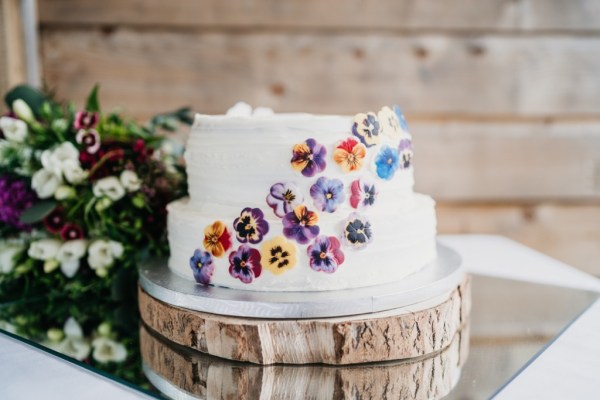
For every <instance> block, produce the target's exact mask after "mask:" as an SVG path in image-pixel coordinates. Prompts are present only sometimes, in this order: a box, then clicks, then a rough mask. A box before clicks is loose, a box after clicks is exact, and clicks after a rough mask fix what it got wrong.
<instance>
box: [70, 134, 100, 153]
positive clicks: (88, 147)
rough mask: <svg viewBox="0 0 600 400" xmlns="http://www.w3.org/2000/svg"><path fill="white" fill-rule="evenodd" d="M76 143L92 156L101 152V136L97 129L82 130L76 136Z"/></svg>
mask: <svg viewBox="0 0 600 400" xmlns="http://www.w3.org/2000/svg"><path fill="white" fill-rule="evenodd" d="M75 141H76V142H77V143H79V144H81V145H83V147H85V151H87V152H88V153H90V154H95V153H96V152H97V151H98V150H100V135H99V134H98V132H97V131H96V130H95V129H90V130H85V129H80V130H79V131H78V132H77V135H75Z"/></svg>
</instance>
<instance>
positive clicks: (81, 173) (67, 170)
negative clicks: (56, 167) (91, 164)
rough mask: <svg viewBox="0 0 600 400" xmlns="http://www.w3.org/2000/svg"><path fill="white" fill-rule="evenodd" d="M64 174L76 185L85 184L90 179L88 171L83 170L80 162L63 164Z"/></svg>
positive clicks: (74, 161)
mask: <svg viewBox="0 0 600 400" xmlns="http://www.w3.org/2000/svg"><path fill="white" fill-rule="evenodd" d="M62 172H63V174H64V176H65V179H66V180H67V181H68V182H69V183H72V184H75V185H76V184H78V183H81V182H83V181H84V180H85V179H86V178H87V177H88V171H85V170H84V169H83V168H81V164H79V160H65V161H64V162H63V163H62Z"/></svg>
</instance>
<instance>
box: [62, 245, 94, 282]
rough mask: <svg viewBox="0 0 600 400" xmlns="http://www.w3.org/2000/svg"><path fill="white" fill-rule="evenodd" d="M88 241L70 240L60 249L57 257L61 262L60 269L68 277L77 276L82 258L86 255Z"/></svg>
mask: <svg viewBox="0 0 600 400" xmlns="http://www.w3.org/2000/svg"><path fill="white" fill-rule="evenodd" d="M86 248H87V241H85V240H83V239H78V240H70V241H68V242H65V243H63V244H62V245H61V246H60V249H58V253H57V254H56V259H57V260H58V262H60V270H61V271H62V273H63V274H64V275H65V276H66V277H67V278H72V277H73V276H75V274H76V273H77V271H78V270H79V265H80V260H81V258H82V257H83V256H84V255H85V250H86Z"/></svg>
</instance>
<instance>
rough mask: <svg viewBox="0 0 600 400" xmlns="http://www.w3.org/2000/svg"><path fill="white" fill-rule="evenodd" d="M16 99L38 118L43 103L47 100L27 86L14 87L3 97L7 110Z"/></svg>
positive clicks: (40, 93) (34, 89) (37, 91)
mask: <svg viewBox="0 0 600 400" xmlns="http://www.w3.org/2000/svg"><path fill="white" fill-rule="evenodd" d="M18 99H21V100H23V101H24V102H25V103H26V104H27V105H28V106H29V108H31V111H33V113H34V114H35V115H36V116H38V117H39V116H40V112H41V109H42V106H43V104H44V102H45V101H46V100H47V99H46V96H44V94H43V93H42V92H40V91H39V90H37V89H36V88H34V87H31V86H29V85H19V86H15V87H14V88H13V89H12V90H10V91H9V92H8V93H6V95H5V96H4V102H5V103H6V105H7V106H8V108H12V104H13V103H14V102H15V100H18Z"/></svg>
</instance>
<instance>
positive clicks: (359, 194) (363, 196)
mask: <svg viewBox="0 0 600 400" xmlns="http://www.w3.org/2000/svg"><path fill="white" fill-rule="evenodd" d="M350 192H351V193H352V194H351V195H350V205H351V206H352V207H354V208H359V209H362V208H367V207H371V206H372V205H373V204H374V203H375V200H376V199H377V195H378V194H379V192H377V188H376V187H375V184H374V183H372V182H369V181H366V180H363V179H357V180H355V181H353V182H352V184H350Z"/></svg>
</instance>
